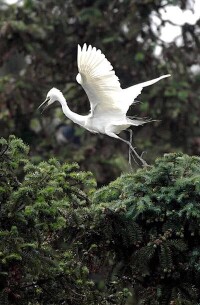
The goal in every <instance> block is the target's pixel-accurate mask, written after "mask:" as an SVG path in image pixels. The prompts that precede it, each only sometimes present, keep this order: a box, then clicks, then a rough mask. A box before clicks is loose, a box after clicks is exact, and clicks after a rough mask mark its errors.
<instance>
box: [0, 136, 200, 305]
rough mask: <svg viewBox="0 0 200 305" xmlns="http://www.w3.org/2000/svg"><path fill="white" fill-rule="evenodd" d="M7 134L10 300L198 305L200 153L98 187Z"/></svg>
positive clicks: (1, 286)
mask: <svg viewBox="0 0 200 305" xmlns="http://www.w3.org/2000/svg"><path fill="white" fill-rule="evenodd" d="M28 153H29V149H28V147H27V146H26V145H25V144H24V143H23V142H22V141H21V140H20V139H17V138H15V137H14V136H10V137H9V139H8V140H5V139H1V140H0V239H1V242H0V304H1V305H5V304H8V305H18V304H20V305H59V304H67V305H68V304H69V305H71V304H76V305H79V304H81V305H110V304H116V305H127V304H128V305H130V304H131V305H136V304H137V305H138V304H140V305H141V304H143V305H158V304H159V305H199V304H200V288H199V287H200V246H199V240H200V225H199V223H200V158H199V157H189V156H188V155H184V154H181V153H178V154H167V155H165V156H164V157H163V158H160V159H157V160H156V162H155V165H154V166H152V167H148V168H145V169H140V170H138V171H137V172H131V173H128V174H124V175H122V176H121V177H119V178H118V179H117V180H115V181H114V182H112V183H110V184H109V185H108V186H105V187H103V188H101V189H99V190H96V183H95V181H94V179H93V177H92V175H91V174H90V173H88V172H82V171H80V169H79V167H78V165H77V164H60V163H59V162H58V161H57V160H55V159H50V160H49V161H48V162H41V163H39V164H34V163H33V162H31V161H30V158H29V155H28Z"/></svg>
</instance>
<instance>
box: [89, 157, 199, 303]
mask: <svg viewBox="0 0 200 305" xmlns="http://www.w3.org/2000/svg"><path fill="white" fill-rule="evenodd" d="M94 203H96V204H100V206H101V208H102V210H103V213H104V218H103V219H102V220H101V224H100V227H99V231H101V232H102V234H101V235H103V236H102V240H107V241H108V242H109V251H110V252H112V254H113V256H112V257H113V258H112V259H113V265H115V266H118V269H117V271H116V274H115V275H116V276H120V278H121V279H122V280H123V279H124V282H125V283H126V285H127V286H129V287H132V288H133V289H134V290H135V294H136V295H137V297H138V298H139V299H140V303H139V304H148V305H156V304H159V305H162V304H163V305H183V304H188V305H194V304H199V302H200V288H199V287H200V245H199V241H200V158H199V157H189V156H187V155H183V154H167V155H165V156H164V157H163V158H161V159H158V160H157V161H156V163H155V166H153V167H151V168H148V169H142V170H138V171H137V172H136V173H131V174H126V175H123V176H121V177H120V178H119V179H117V180H116V181H114V182H113V183H111V184H110V185H109V186H107V187H104V188H102V189H100V190H99V191H97V192H96V193H95V196H94Z"/></svg>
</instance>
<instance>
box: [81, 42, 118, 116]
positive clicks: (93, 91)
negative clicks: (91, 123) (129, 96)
mask: <svg viewBox="0 0 200 305" xmlns="http://www.w3.org/2000/svg"><path fill="white" fill-rule="evenodd" d="M77 62H78V70H79V74H78V75H77V81H78V83H80V84H81V85H82V87H83V89H84V90H85V92H86V94H87V96H88V98H89V101H90V106H91V112H92V113H93V111H94V109H95V108H96V106H97V105H98V109H100V108H101V109H103V110H104V111H106V109H111V108H115V109H116V108H118V109H119V110H120V108H121V107H120V103H119V96H120V93H121V91H122V89H121V86H120V83H119V79H118V77H117V76H116V74H115V72H114V70H113V67H112V65H111V63H110V62H109V61H108V60H107V59H106V58H105V55H104V54H102V52H101V51H100V50H97V49H96V48H95V47H92V46H91V45H89V46H88V47H87V45H86V44H84V45H83V47H82V49H81V47H80V46H79V45H78V55H77Z"/></svg>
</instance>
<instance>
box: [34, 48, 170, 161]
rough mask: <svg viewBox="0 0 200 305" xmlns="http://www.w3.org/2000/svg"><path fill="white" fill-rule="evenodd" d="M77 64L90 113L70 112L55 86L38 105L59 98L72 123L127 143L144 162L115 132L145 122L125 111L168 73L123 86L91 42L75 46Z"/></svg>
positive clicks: (79, 78)
mask: <svg viewBox="0 0 200 305" xmlns="http://www.w3.org/2000/svg"><path fill="white" fill-rule="evenodd" d="M77 64H78V72H79V73H78V74H77V76H76V80H77V82H78V83H79V84H80V85H81V86H82V87H83V89H84V90H85V92H86V94H87V96H88V99H89V101H90V108H91V111H90V113H89V114H88V115H86V116H82V115H79V114H77V113H74V112H72V111H71V110H70V109H69V107H68V105H67V102H66V100H65V98H64V96H63V94H62V93H61V91H60V90H58V89H56V88H52V89H51V90H50V91H49V92H48V94H47V98H46V100H45V101H44V102H43V103H42V104H41V105H40V106H39V107H41V106H42V105H43V104H44V103H46V102H47V105H46V107H47V106H49V105H51V104H52V103H54V102H55V101H59V102H60V104H61V106H62V110H63V112H64V114H65V115H66V116H67V117H69V118H70V119H71V120H72V121H73V122H74V123H76V124H79V125H81V126H82V127H84V128H85V129H87V130H89V131H90V132H93V133H102V134H106V135H108V136H110V137H113V138H117V139H120V140H122V141H124V142H126V143H127V144H128V145H129V147H130V149H131V150H132V151H133V152H134V154H135V155H136V156H137V158H138V159H139V160H140V161H141V163H142V164H143V165H147V164H146V162H145V161H144V160H143V159H142V158H141V157H140V156H139V155H138V154H137V152H136V151H135V149H134V148H133V147H132V145H131V143H130V142H129V141H126V140H124V139H122V138H120V137H119V136H118V134H119V133H120V132H121V131H122V130H125V129H127V128H129V127H130V126H139V125H142V124H144V123H146V122H147V121H145V120H141V119H130V118H128V117H127V116H126V113H127V111H128V109H129V107H130V105H131V104H133V103H134V100H135V98H136V97H137V96H138V95H139V94H140V93H141V91H142V89H143V88H144V87H146V86H149V85H152V84H154V83H156V82H158V81H159V80H161V79H162V78H165V77H169V76H170V74H167V75H163V76H160V77H158V78H155V79H153V80H150V81H147V82H144V83H140V84H137V85H134V86H131V87H129V88H126V89H122V88H121V86H120V82H119V79H118V77H117V76H116V74H115V72H114V70H113V67H112V65H111V63H110V62H109V61H108V60H107V59H106V58H105V55H104V54H102V52H101V51H100V50H97V49H96V48H95V47H92V46H91V45H89V46H88V47H87V45H86V44H84V45H83V48H82V49H81V47H80V46H79V45H78V54H77ZM46 107H45V108H46Z"/></svg>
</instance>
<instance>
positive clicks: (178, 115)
mask: <svg viewBox="0 0 200 305" xmlns="http://www.w3.org/2000/svg"><path fill="white" fill-rule="evenodd" d="M3 2H4V1H0V54H1V56H0V64H1V66H2V68H1V70H0V75H1V78H0V112H1V114H0V132H1V136H8V135H9V134H15V135H17V136H19V137H20V138H22V139H23V140H25V141H26V143H28V144H29V145H31V151H32V154H33V155H34V156H35V155H36V156H37V158H38V156H39V158H41V160H44V158H46V159H48V158H50V157H52V156H53V157H54V156H56V157H58V158H59V159H60V160H68V161H70V162H71V161H76V162H78V163H79V164H80V166H81V168H82V169H83V170H84V169H86V170H88V169H89V170H91V171H92V172H94V174H95V177H96V178H97V180H98V182H99V183H101V184H104V183H106V182H108V181H110V180H113V178H114V177H117V176H118V175H119V173H120V172H121V171H122V170H125V169H126V161H127V147H126V145H125V144H122V143H120V144H119V143H118V141H116V140H115V139H110V138H107V137H105V136H98V135H92V134H90V133H88V132H84V131H83V129H81V128H79V127H77V128H76V129H75V133H76V134H77V135H78V136H80V139H81V144H80V146H79V147H77V146H75V147H74V145H73V143H70V142H69V143H67V144H62V145H59V143H58V142H57V141H56V136H55V129H56V126H57V124H58V122H62V123H63V122H66V123H67V124H71V123H70V122H69V121H67V120H66V119H65V117H64V115H63V114H62V111H61V109H60V107H59V105H57V107H56V109H55V108H54V109H51V110H50V109H49V110H48V112H46V113H45V115H44V116H41V115H40V114H39V113H37V111H36V108H37V106H38V105H39V104H40V103H41V102H42V101H43V100H44V98H45V96H46V93H47V91H48V90H49V89H50V88H51V87H53V86H55V87H58V88H59V89H61V90H63V92H64V94H65V96H66V99H67V100H68V102H69V106H70V107H71V109H72V110H73V111H76V112H78V113H81V114H84V113H87V111H88V109H89V104H88V101H87V97H86V94H85V92H84V91H83V90H82V89H81V88H80V86H79V85H78V84H77V83H76V80H75V77H76V74H77V63H76V53H77V44H78V43H79V44H81V45H82V44H83V43H84V42H87V43H91V44H92V45H94V46H96V47H99V48H101V50H102V51H103V52H104V53H105V54H106V56H107V58H108V59H109V60H110V61H111V62H112V64H113V67H114V68H115V70H116V74H117V75H118V76H119V78H120V80H121V84H122V87H123V88H124V87H126V86H129V85H132V84H133V83H138V82H142V81H145V80H148V79H152V78H154V77H158V76H159V75H161V74H166V73H171V74H172V77H171V79H168V80H163V81H162V82H160V83H159V84H156V85H154V86H152V87H149V88H147V89H145V90H144V91H143V93H142V95H141V96H140V97H139V98H138V99H139V100H140V101H141V103H140V104H138V105H136V106H134V107H132V109H131V110H130V113H129V114H130V115H139V116H141V117H151V118H153V119H156V120H160V121H159V122H154V123H152V124H147V125H146V126H144V127H140V128H135V130H134V142H135V145H136V147H138V150H139V151H143V150H144V151H147V154H146V155H145V158H146V159H147V160H149V161H150V160H154V159H155V157H156V156H159V155H162V153H163V152H171V151H175V150H180V149H181V150H182V151H185V152H187V153H192V154H195V153H199V151H200V148H199V147H200V145H199V143H200V141H199V127H200V126H199V124H200V123H199V115H200V114H199V101H200V100H199V99H200V92H199V73H196V74H193V73H192V72H191V68H192V66H193V65H194V64H197V63H198V62H199V54H200V53H199V25H200V23H199V21H197V23H196V24H194V25H188V24H183V25H182V27H181V29H182V34H181V37H179V44H178V43H176V40H174V41H173V42H171V43H166V42H164V41H162V40H161V39H160V30H161V27H162V26H163V25H165V24H168V23H169V22H168V20H163V17H162V15H161V14H160V9H164V8H165V7H167V6H168V5H177V6H179V7H181V8H182V9H183V10H185V9H187V8H190V7H192V2H193V1H189V0H173V1H172V0H156V1H155V0H145V1H132V0H124V1H116V0H110V1H107V0H96V1H94V0H84V1H83V0H76V1H73V0H68V1H66V0H57V1H55V0H45V1H39V0H24V1H20V2H21V5H19V6H16V5H12V6H8V5H5V4H3ZM152 15H155V16H157V19H158V20H160V24H161V25H159V23H158V25H157V26H155V24H154V21H153V19H152ZM172 31H173V29H172ZM181 39H182V44H180V40H181ZM157 46H160V47H162V50H163V51H162V53H161V54H160V55H159V56H156V55H155V49H156V48H157ZM72 126H74V125H73V124H72ZM122 136H124V137H125V136H126V135H125V134H124V135H122ZM88 160H90V162H88Z"/></svg>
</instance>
